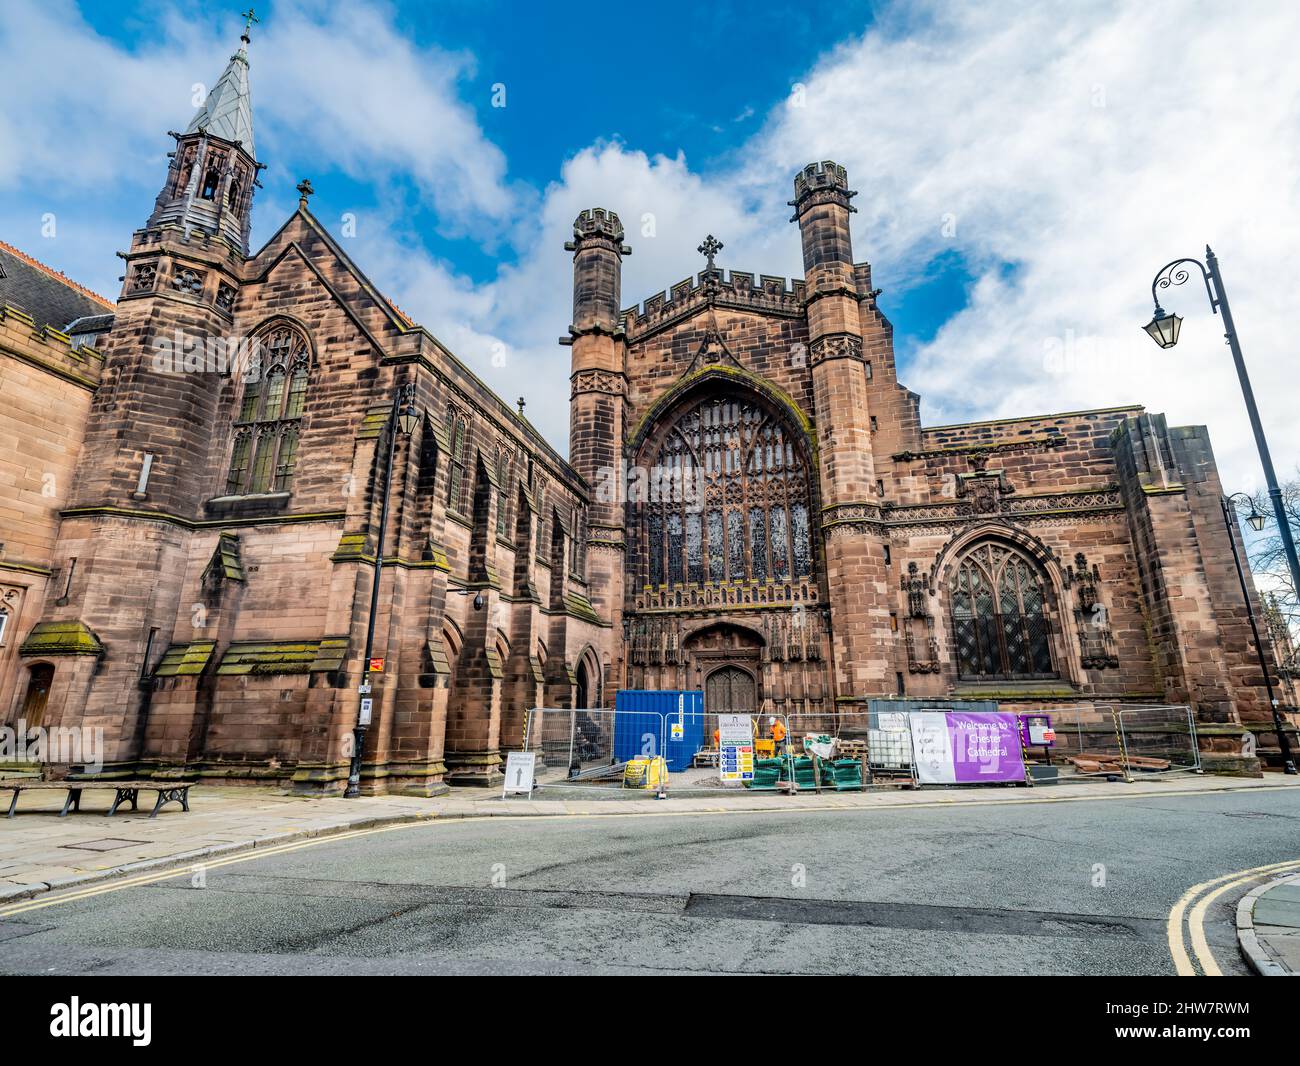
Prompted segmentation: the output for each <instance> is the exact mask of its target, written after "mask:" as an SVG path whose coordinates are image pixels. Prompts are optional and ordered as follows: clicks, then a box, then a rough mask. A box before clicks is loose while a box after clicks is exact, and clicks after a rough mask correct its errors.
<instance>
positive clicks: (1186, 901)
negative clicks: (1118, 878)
mask: <svg viewBox="0 0 1300 1066" xmlns="http://www.w3.org/2000/svg"><path fill="white" fill-rule="evenodd" d="M1297 870H1300V859H1289V860H1288V861H1286V862H1275V863H1272V864H1271V865H1268V866H1254V867H1251V868H1250V869H1249V870H1237V871H1236V872H1234V873H1230V874H1224V875H1223V876H1222V877H1216V878H1213V879H1212V880H1209V881H1202V882H1201V883H1200V884H1199V885H1193V886H1192V887H1191V888H1189V889H1188V890H1187V891H1186V892H1184V893H1183V895H1182V897H1181V898H1180V899H1179V900H1178V902H1177V903H1175V904H1174V905H1173V907H1172V908H1171V909H1170V911H1169V921H1168V922H1167V925H1166V934H1167V936H1168V938H1169V954H1170V955H1172V956H1173V957H1174V969H1175V970H1177V971H1178V975H1179V976H1180V977H1200V976H1202V975H1203V976H1205V977H1222V976H1223V971H1222V970H1221V969H1220V968H1219V963H1218V960H1217V959H1215V957H1214V952H1212V951H1211V950H1210V945H1209V942H1208V941H1207V940H1206V939H1205V915H1206V913H1207V912H1208V911H1209V909H1210V905H1211V904H1212V903H1214V901H1215V900H1216V899H1218V898H1219V897H1220V896H1222V895H1224V894H1225V893H1227V892H1231V891H1232V890H1233V889H1234V888H1240V887H1241V886H1242V885H1245V884H1248V883H1250V882H1251V881H1258V880H1260V879H1262V878H1265V877H1277V876H1279V875H1281V874H1286V873H1293V872H1295V871H1297ZM1184 922H1185V923H1186V926H1187V928H1186V938H1185V939H1184V929H1183V925H1184ZM1188 943H1190V945H1191V955H1189V954H1188V952H1187V944H1188ZM1193 957H1194V959H1195V961H1193ZM1198 967H1199V969H1198Z"/></svg>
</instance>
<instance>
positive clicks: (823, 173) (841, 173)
mask: <svg viewBox="0 0 1300 1066" xmlns="http://www.w3.org/2000/svg"><path fill="white" fill-rule="evenodd" d="M857 195H858V194H857V192H855V191H854V190H853V189H850V188H849V174H848V171H847V170H845V169H844V168H843V167H842V166H840V165H839V164H838V163H835V162H832V161H831V160H829V159H827V160H825V161H823V162H821V163H809V164H808V165H807V166H806V167H804V168H803V170H801V171H800V172H799V173H798V174H796V175H795V176H794V199H793V200H791V201H790V206H791V207H793V208H794V211H795V216H794V218H792V219H791V220H790V221H791V222H794V221H796V220H797V219H798V218H799V216H800V215H801V214H803V212H804V211H806V210H807V209H808V208H809V207H812V206H815V205H817V204H825V203H833V204H837V205H839V206H841V207H844V208H847V209H848V210H849V211H856V210H857V208H855V207H853V206H851V205H850V204H849V201H850V200H851V199H852V198H853V197H855V196H857Z"/></svg>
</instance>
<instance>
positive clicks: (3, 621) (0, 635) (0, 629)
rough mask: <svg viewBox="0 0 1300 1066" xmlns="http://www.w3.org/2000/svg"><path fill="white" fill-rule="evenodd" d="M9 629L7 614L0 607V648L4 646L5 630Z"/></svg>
mask: <svg viewBox="0 0 1300 1066" xmlns="http://www.w3.org/2000/svg"><path fill="white" fill-rule="evenodd" d="M8 628H9V612H8V611H6V610H5V609H4V608H3V607H0V648H3V647H4V645H5V630H6V629H8Z"/></svg>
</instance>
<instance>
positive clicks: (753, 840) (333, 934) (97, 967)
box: [0, 789, 1300, 975]
mask: <svg viewBox="0 0 1300 1066" xmlns="http://www.w3.org/2000/svg"><path fill="white" fill-rule="evenodd" d="M1046 792H1047V790H1040V794H1039V795H1037V796H1036V798H1035V800H1027V801H1026V802H1023V803H1014V804H997V805H990V806H963V807H961V808H957V809H951V808H945V807H943V806H941V805H934V806H918V807H915V808H906V809H900V808H890V809H879V810H852V811H826V812H822V811H816V812H790V813H784V814H768V813H761V814H746V813H735V814H718V813H700V814H695V813H690V814H676V815H674V814H672V813H671V808H670V806H669V804H668V803H665V804H655V803H644V804H642V803H638V804H627V805H620V809H619V812H618V813H617V814H616V815H615V816H613V817H610V816H597V817H557V818H495V819H478V820H461V821H452V820H448V821H442V822H433V823H429V824H422V825H419V826H416V827H402V828H396V829H392V828H390V829H387V830H383V831H368V832H363V833H359V834H356V835H354V836H351V837H346V838H335V839H327V840H324V841H312V842H310V843H308V844H306V845H303V844H299V845H296V846H294V847H292V848H288V849H286V850H281V851H279V852H275V851H272V852H269V853H267V854H262V855H253V856H252V857H250V856H239V857H236V858H235V859H234V860H229V859H228V860H224V863H222V862H220V861H219V862H218V863H214V864H213V865H212V866H211V867H210V868H208V869H207V870H205V871H204V872H203V876H202V877H195V876H194V875H193V874H190V873H185V874H183V875H181V876H174V877H169V878H166V879H162V880H155V881H152V882H151V883H146V884H142V885H135V886H130V887H122V886H121V885H118V884H115V883H109V884H107V885H105V886H100V887H98V888H96V889H94V890H88V893H87V894H85V895H84V896H83V897H82V898H78V899H72V900H65V901H59V900H57V897H49V898H48V899H43V900H41V901H38V902H40V903H42V904H47V903H50V902H51V901H54V902H53V904H52V905H48V906H47V905H42V906H39V907H30V906H29V907H28V908H27V909H25V910H22V911H21V912H20V913H13V912H14V908H9V909H8V910H7V911H3V912H0V915H8V916H4V917H0V971H2V972H4V973H11V974H13V973H91V974H122V973H150V974H170V973H210V974H241V975H242V974H340V973H363V974H371V973H384V974H393V973H398V974H408V973H410V974H419V973H444V972H445V973H466V974H477V973H529V974H564V973H646V972H663V973H698V972H737V973H779V974H786V973H817V974H853V973H869V974H886V973H887V974H921V973H923V974H996V973H1012V974H1172V973H1174V972H1175V971H1174V961H1173V959H1172V957H1171V952H1170V946H1169V943H1168V941H1167V936H1166V932H1167V930H1166V922H1167V919H1168V915H1169V912H1170V908H1171V907H1173V906H1174V904H1175V903H1176V902H1177V901H1178V899H1179V897H1180V896H1182V895H1183V893H1184V892H1185V891H1186V890H1187V889H1188V888H1189V887H1190V886H1192V885H1194V884H1197V883H1200V882H1204V881H1206V880H1208V879H1211V878H1215V877H1219V876H1221V875H1225V874H1228V873H1231V872H1233V871H1236V870H1241V869H1243V868H1248V867H1256V866H1260V865H1262V864H1268V863H1278V862H1282V861H1284V860H1290V859H1297V858H1300V790H1297V789H1280V790H1276V791H1273V790H1251V791H1249V792H1235V793H1220V794H1216V795H1183V796H1169V797H1163V796H1161V797H1152V796H1142V797H1134V798H1130V799H1116V800H1104V801H1103V800H1088V801H1080V802H1055V803H1044V802H1039V801H1038V800H1041V799H1042V798H1044V795H1043V794H1044V793H1046ZM1064 794H1065V793H1064V790H1056V791H1053V792H1052V793H1051V795H1053V796H1061V795H1064ZM623 807H626V810H624V809H622V808H623ZM1249 887H1251V886H1250V885H1249V884H1247V885H1244V886H1242V887H1240V888H1239V889H1235V890H1234V891H1232V892H1228V893H1226V894H1225V895H1224V896H1223V897H1222V898H1220V899H1218V900H1216V901H1215V903H1214V905H1213V906H1211V907H1210V908H1209V911H1208V914H1207V916H1206V921H1205V922H1204V930H1205V939H1206V941H1207V942H1208V945H1209V948H1210V950H1211V951H1212V953H1213V955H1214V958H1215V959H1216V960H1217V962H1218V964H1219V966H1221V967H1222V969H1223V971H1224V972H1225V973H1229V974H1234V973H1236V974H1240V973H1244V972H1245V970H1244V966H1243V965H1242V963H1241V961H1240V959H1239V958H1238V955H1237V950H1236V939H1235V935H1234V933H1233V930H1232V926H1231V917H1230V910H1231V907H1232V905H1233V904H1234V903H1235V900H1236V899H1237V898H1238V897H1239V896H1240V895H1242V894H1244V893H1245V892H1246V891H1247V890H1248V889H1249Z"/></svg>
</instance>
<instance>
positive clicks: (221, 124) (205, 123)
mask: <svg viewBox="0 0 1300 1066" xmlns="http://www.w3.org/2000/svg"><path fill="white" fill-rule="evenodd" d="M246 47H247V44H246V43H245V44H242V45H240V47H239V51H238V52H236V53H235V54H234V55H233V56H231V57H230V62H229V63H228V64H227V65H226V69H225V72H224V73H223V74H222V75H221V77H220V78H219V79H218V80H217V84H216V85H214V86H213V87H212V91H211V92H209V93H208V96H207V99H206V100H204V102H203V106H202V107H201V108H199V113H198V114H197V115H195V116H194V120H193V121H192V122H191V123H190V124H189V128H188V129H186V131H185V132H186V133H196V132H198V131H200V130H206V131H207V132H208V133H211V134H213V135H214V136H216V137H222V138H224V139H225V140H227V141H238V142H240V143H241V144H242V145H243V146H244V150H245V151H246V152H248V154H249V155H251V156H252V157H253V158H254V159H256V158H257V152H256V151H255V150H254V148H253V102H252V96H251V93H250V91H249V87H248V52H247V51H246Z"/></svg>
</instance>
